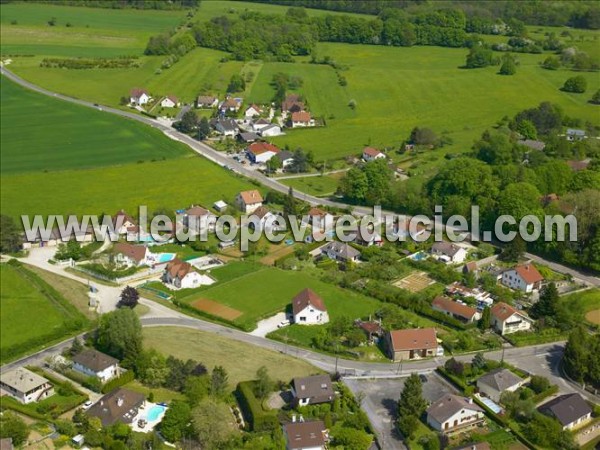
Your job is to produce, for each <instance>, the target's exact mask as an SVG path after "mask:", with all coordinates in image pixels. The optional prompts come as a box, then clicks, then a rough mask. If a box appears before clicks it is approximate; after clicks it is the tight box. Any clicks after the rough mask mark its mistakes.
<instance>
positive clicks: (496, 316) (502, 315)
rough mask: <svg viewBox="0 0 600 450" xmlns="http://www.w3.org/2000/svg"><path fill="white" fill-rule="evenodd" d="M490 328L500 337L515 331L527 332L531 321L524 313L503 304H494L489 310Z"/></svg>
mask: <svg viewBox="0 0 600 450" xmlns="http://www.w3.org/2000/svg"><path fill="white" fill-rule="evenodd" d="M490 312H491V314H492V327H493V328H494V329H495V330H496V331H497V332H498V333H500V334H501V335H502V336H504V335H505V334H509V333H515V332H517V331H527V330H529V329H530V328H531V325H532V324H533V320H532V319H531V318H530V317H529V316H527V315H526V314H525V313H524V312H521V311H518V310H517V309H515V308H513V307H512V306H510V305H507V304H506V303H504V302H499V303H496V304H495V305H494V306H492V308H491V311H490Z"/></svg>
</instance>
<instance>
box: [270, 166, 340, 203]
mask: <svg viewBox="0 0 600 450" xmlns="http://www.w3.org/2000/svg"><path fill="white" fill-rule="evenodd" d="M343 176H344V172H339V173H336V174H332V175H324V176H318V177H302V178H288V179H282V180H279V181H280V182H281V183H283V184H285V185H286V186H291V187H293V188H294V189H297V190H299V191H302V192H306V193H307V194H310V195H315V196H317V197H320V196H328V195H331V194H333V193H335V191H336V189H337V187H338V182H339V180H340V178H342V177H343Z"/></svg>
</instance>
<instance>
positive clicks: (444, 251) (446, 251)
mask: <svg viewBox="0 0 600 450" xmlns="http://www.w3.org/2000/svg"><path fill="white" fill-rule="evenodd" d="M431 254H432V255H433V256H436V257H437V258H438V259H439V260H442V261H444V262H447V263H452V264H458V263H462V262H464V260H465V259H466V258H467V251H466V250H465V249H464V248H463V247H461V246H460V245H456V244H453V243H451V242H445V241H444V242H436V243H435V244H433V246H432V247H431Z"/></svg>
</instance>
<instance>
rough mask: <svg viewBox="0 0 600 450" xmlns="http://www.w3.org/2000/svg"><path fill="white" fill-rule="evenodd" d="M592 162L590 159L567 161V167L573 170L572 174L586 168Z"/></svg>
mask: <svg viewBox="0 0 600 450" xmlns="http://www.w3.org/2000/svg"><path fill="white" fill-rule="evenodd" d="M591 162H592V160H591V159H590V158H586V159H582V160H581V161H575V160H569V161H567V165H568V166H569V167H570V168H571V169H572V170H573V172H580V171H582V170H585V169H587V168H588V166H589V165H590V163H591Z"/></svg>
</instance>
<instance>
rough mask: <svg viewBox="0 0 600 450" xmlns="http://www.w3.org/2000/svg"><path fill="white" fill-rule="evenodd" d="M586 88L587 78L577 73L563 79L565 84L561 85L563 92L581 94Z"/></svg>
mask: <svg viewBox="0 0 600 450" xmlns="http://www.w3.org/2000/svg"><path fill="white" fill-rule="evenodd" d="M586 89H587V80H586V79H585V78H584V77H583V76H581V75H578V76H576V77H572V78H569V79H568V80H567V81H565V84H564V85H563V87H562V90H563V91H565V92H573V93H576V94H582V93H584V92H585V90H586Z"/></svg>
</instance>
